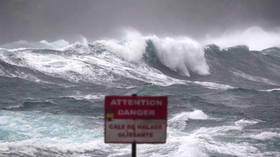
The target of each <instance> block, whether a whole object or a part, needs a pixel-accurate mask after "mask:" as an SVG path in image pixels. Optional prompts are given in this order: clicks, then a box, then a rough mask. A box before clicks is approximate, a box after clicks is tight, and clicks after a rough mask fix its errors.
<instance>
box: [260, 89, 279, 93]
mask: <svg viewBox="0 0 280 157" xmlns="http://www.w3.org/2000/svg"><path fill="white" fill-rule="evenodd" d="M260 91H263V92H273V91H280V88H272V89H264V90H260Z"/></svg>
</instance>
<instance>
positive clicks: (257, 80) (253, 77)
mask: <svg viewBox="0 0 280 157" xmlns="http://www.w3.org/2000/svg"><path fill="white" fill-rule="evenodd" d="M233 74H234V75H235V76H239V77H242V78H244V79H247V80H250V81H255V82H262V83H266V84H270V85H277V83H274V82H272V81H271V80H269V79H267V78H263V77H260V76H252V75H249V74H246V73H243V72H241V71H237V72H233Z"/></svg>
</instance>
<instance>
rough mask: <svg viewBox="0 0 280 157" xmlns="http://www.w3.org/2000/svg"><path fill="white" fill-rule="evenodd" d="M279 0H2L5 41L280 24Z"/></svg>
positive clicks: (0, 35) (0, 32) (196, 33)
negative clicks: (136, 31)
mask: <svg viewBox="0 0 280 157" xmlns="http://www.w3.org/2000/svg"><path fill="white" fill-rule="evenodd" d="M279 6H280V1H279V0H80V1H77V0H1V1H0V44H3V43H7V42H11V41H17V40H31V41H38V40H43V39H46V40H57V39H67V40H75V38H77V37H79V36H81V35H82V36H85V37H87V38H88V39H92V40H93V39H97V38H102V37H111V36H116V35H117V34H118V33H119V31H120V30H122V29H124V28H134V29H137V30H139V31H140V32H143V33H153V34H158V35H188V36H191V37H194V38H199V37H202V36H206V35H207V34H211V33H221V32H223V31H226V30H229V29H236V28H246V27H250V26H260V27H262V28H266V29H276V28H278V27H279V25H280V18H279V16H280V10H279Z"/></svg>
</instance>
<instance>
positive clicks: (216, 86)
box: [193, 81, 235, 90]
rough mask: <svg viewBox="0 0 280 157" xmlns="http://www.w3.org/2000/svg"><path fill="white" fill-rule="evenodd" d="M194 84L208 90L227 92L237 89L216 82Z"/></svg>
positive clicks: (197, 82)
mask: <svg viewBox="0 0 280 157" xmlns="http://www.w3.org/2000/svg"><path fill="white" fill-rule="evenodd" d="M193 83H195V84H199V85H202V86H204V87H206V88H209V89H223V90H227V89H234V88H235V87H233V86H230V85H226V84H221V83H215V82H201V81H193Z"/></svg>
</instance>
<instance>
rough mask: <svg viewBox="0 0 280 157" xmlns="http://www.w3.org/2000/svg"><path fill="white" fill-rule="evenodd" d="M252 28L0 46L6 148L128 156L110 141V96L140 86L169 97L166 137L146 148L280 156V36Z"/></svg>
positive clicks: (143, 150) (143, 92)
mask: <svg viewBox="0 0 280 157" xmlns="http://www.w3.org/2000/svg"><path fill="white" fill-rule="evenodd" d="M253 31H255V30H253ZM247 33H248V32H247ZM250 33H251V34H250ZM238 35H240V36H238ZM247 35H251V36H252V37H251V38H246V39H245V37H244V36H242V34H237V35H236V37H235V36H234V35H231V36H230V35H229V36H228V38H231V39H232V40H227V41H228V42H224V41H225V40H226V38H227V37H221V38H219V39H213V40H207V42H206V40H205V41H204V42H199V41H196V40H193V39H191V38H189V37H184V36H182V37H160V36H157V35H142V34H140V33H136V32H130V33H127V34H126V35H124V37H123V38H120V39H109V38H107V39H100V40H92V41H89V40H87V39H86V38H83V39H81V40H79V41H76V42H69V41H66V40H57V41H53V42H50V41H46V40H42V41H36V42H31V41H24V40H21V41H16V42H12V43H7V44H4V45H1V46H0V156H1V157H2V156H3V157H6V156H9V157H10V156H11V157H35V156H40V157H50V156H56V157H89V156H92V157H103V156H109V157H126V156H127V157H128V156H130V153H131V145H129V144H105V143H104V97H105V96H107V95H132V94H137V95H139V96H168V122H167V124H168V126H167V142H166V144H154V145H153V144H139V145H137V154H138V156H141V157H208V156H209V157H212V156H213V157H224V156H226V157H260V156H272V157H277V156H280V48H279V46H280V41H278V43H277V42H276V43H272V42H268V36H264V39H262V40H261V42H257V41H258V39H260V37H254V32H253V33H252V32H250V31H249V34H247ZM245 36H246V35H245ZM233 39H234V40H233ZM237 40H239V41H240V42H236V41H237ZM253 40H255V41H256V42H253ZM277 44H278V45H277Z"/></svg>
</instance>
